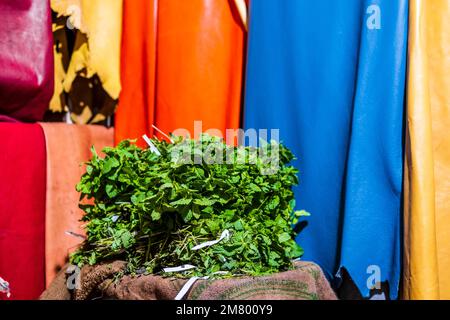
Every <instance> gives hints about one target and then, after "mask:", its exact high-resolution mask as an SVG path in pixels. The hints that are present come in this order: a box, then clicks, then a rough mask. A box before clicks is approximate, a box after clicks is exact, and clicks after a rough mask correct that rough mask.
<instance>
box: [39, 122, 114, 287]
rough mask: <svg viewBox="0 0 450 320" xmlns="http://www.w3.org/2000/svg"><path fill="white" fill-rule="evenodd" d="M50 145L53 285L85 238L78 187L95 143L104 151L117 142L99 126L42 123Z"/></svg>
mask: <svg viewBox="0 0 450 320" xmlns="http://www.w3.org/2000/svg"><path fill="white" fill-rule="evenodd" d="M41 126H42V128H43V130H44V134H45V142H46V146H47V188H46V190H47V192H46V199H47V200H46V203H47V205H46V210H45V270H46V271H45V274H46V283H47V285H49V284H50V283H51V282H52V281H53V279H54V277H55V276H56V274H57V273H58V271H59V270H61V268H62V267H63V266H64V265H65V264H66V263H67V259H68V257H69V254H70V253H71V252H73V251H74V250H75V249H76V248H77V245H79V244H80V243H81V242H82V241H83V239H82V238H80V237H77V236H73V235H69V234H67V232H69V233H72V234H78V235H83V234H84V230H83V229H82V222H80V219H81V217H82V216H83V211H82V210H81V209H80V208H78V203H79V198H80V194H79V193H78V192H77V191H76V190H75V186H76V184H77V183H78V182H79V181H80V179H81V175H82V174H83V173H84V172H85V166H82V165H81V164H82V163H84V162H86V161H88V160H89V159H90V158H91V156H92V153H91V147H92V146H94V147H95V148H96V150H97V152H98V153H99V154H100V152H101V150H102V149H103V148H104V147H106V146H112V145H113V130H112V129H106V128H105V127H103V126H96V125H68V124H63V123H41Z"/></svg>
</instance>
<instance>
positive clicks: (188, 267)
mask: <svg viewBox="0 0 450 320" xmlns="http://www.w3.org/2000/svg"><path fill="white" fill-rule="evenodd" d="M195 268H197V267H196V266H193V265H191V264H184V265H182V266H179V267H173V268H172V267H170V268H164V269H163V271H164V272H182V271H187V270H191V269H195Z"/></svg>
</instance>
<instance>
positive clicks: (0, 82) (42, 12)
mask: <svg viewBox="0 0 450 320" xmlns="http://www.w3.org/2000/svg"><path fill="white" fill-rule="evenodd" d="M0 21H1V23H2V27H1V28H0V70H1V72H0V102H1V103H0V114H3V115H7V116H10V117H12V118H15V119H18V120H21V121H29V122H32V121H38V120H42V118H43V116H44V113H45V110H47V108H48V103H49V101H50V99H51V96H52V94H53V49H52V48H53V38H52V29H51V10H50V5H49V2H48V1H42V0H16V1H8V0H0Z"/></svg>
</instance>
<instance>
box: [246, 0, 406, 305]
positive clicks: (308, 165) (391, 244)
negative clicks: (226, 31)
mask: <svg viewBox="0 0 450 320" xmlns="http://www.w3.org/2000/svg"><path fill="white" fill-rule="evenodd" d="M407 20H408V2H407V1H405V0H400V1H389V0H378V1H369V0H365V1H352V0H347V1H327V0H320V1H308V0H285V1H277V0H265V1H250V16H249V23H250V24H249V35H248V36H249V53H248V64H247V81H246V83H247V87H246V97H245V110H244V119H245V120H244V122H245V127H246V129H249V128H254V129H280V132H279V135H280V140H282V141H283V142H284V143H285V144H286V145H287V146H288V147H289V148H291V149H292V150H293V151H294V153H295V154H296V156H297V157H298V158H299V160H298V161H297V162H296V163H295V165H298V167H299V168H300V171H301V172H300V186H299V187H298V188H297V189H296V198H297V205H298V206H299V209H305V210H307V211H309V212H310V213H311V217H310V218H308V219H307V220H308V221H307V225H306V228H304V230H303V231H302V232H301V233H300V235H299V236H298V238H297V240H298V242H299V243H300V244H301V245H302V247H303V248H304V249H305V255H304V259H306V260H312V261H314V262H317V263H319V264H320V265H321V267H322V268H323V269H324V270H325V272H326V273H327V274H328V276H329V277H330V278H334V277H335V276H336V275H337V274H338V271H339V270H340V268H341V267H343V268H345V269H347V270H348V272H349V274H350V276H351V277H352V279H353V280H354V281H355V283H356V285H357V286H358V288H359V290H360V291H361V293H362V294H363V296H364V297H368V296H369V295H370V290H371V289H373V288H374V287H376V284H377V283H379V282H385V281H387V282H388V283H389V287H390V296H391V298H396V297H397V294H398V285H399V278H400V255H401V253H400V221H401V209H400V207H401V191H402V172H403V166H402V162H403V161H402V159H403V158H402V128H403V127H402V124H403V102H404V89H405V64H406V43H407ZM298 227H303V226H298Z"/></svg>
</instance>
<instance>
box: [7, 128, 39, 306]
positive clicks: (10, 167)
mask: <svg viewBox="0 0 450 320" xmlns="http://www.w3.org/2000/svg"><path fill="white" fill-rule="evenodd" d="M0 137H1V139H0V149H1V150H2V151H1V152H0V163H1V165H2V170H0V181H1V183H0V276H1V277H2V278H3V279H4V280H6V281H7V282H9V285H10V289H11V299H15V300H22V299H36V298H38V297H39V295H40V294H41V293H42V292H43V290H44V289H45V266H44V249H45V244H44V241H45V222H44V221H45V184H46V181H45V180H46V172H45V169H46V166H45V162H46V156H45V140H44V134H43V132H42V128H41V127H40V126H39V125H38V124H23V123H0ZM2 299H6V295H4V294H2V293H0V300H2Z"/></svg>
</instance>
